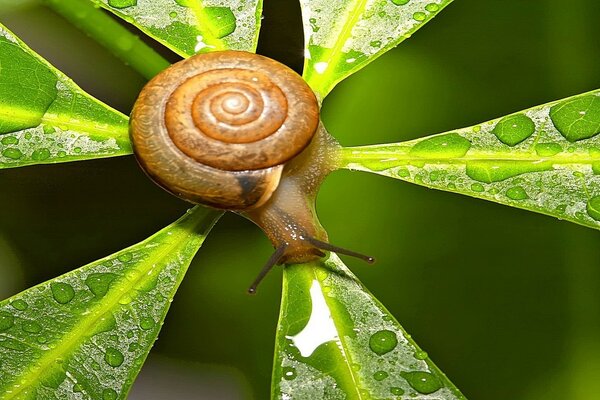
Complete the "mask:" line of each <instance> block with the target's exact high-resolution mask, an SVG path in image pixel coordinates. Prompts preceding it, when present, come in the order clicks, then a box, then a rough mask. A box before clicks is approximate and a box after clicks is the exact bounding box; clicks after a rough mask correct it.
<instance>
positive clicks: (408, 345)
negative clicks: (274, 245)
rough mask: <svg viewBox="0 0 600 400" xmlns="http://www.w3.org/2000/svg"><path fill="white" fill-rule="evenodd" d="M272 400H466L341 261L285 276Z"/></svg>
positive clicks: (291, 268)
mask: <svg viewBox="0 0 600 400" xmlns="http://www.w3.org/2000/svg"><path fill="white" fill-rule="evenodd" d="M272 384H273V393H272V398H276V399H279V398H290V399H365V398H377V399H379V398H381V399H384V398H389V397H391V396H399V395H405V396H407V397H408V398H419V397H420V396H423V395H429V394H434V395H435V398H436V399H464V396H463V395H462V394H461V393H460V392H459V391H458V389H456V387H454V385H452V383H451V382H450V381H449V380H448V379H447V378H446V376H445V375H444V374H443V373H442V372H441V371H440V370H439V369H438V368H437V367H436V366H435V365H434V364H433V362H432V361H431V360H430V359H429V357H428V355H427V353H426V352H424V351H423V350H421V349H420V348H419V347H418V346H417V344H416V343H415V342H414V341H413V340H412V338H411V336H410V335H409V334H407V333H406V332H405V331H404V329H402V327H401V326H400V324H399V323H398V322H397V321H396V320H395V319H394V317H392V316H391V315H390V313H389V312H388V311H387V310H386V309H385V308H384V307H383V306H382V305H381V303H379V301H377V299H375V298H374V297H373V295H371V294H370V293H369V292H368V291H367V289H366V288H365V287H364V286H363V285H362V284H361V283H360V282H359V281H358V280H357V279H356V277H355V276H354V275H353V274H352V273H351V272H350V270H348V268H347V267H346V266H345V265H344V263H343V262H342V261H341V260H340V259H339V258H338V257H337V256H335V255H331V256H330V257H329V259H327V260H324V261H322V262H321V263H319V264H299V265H290V266H288V267H287V268H286V269H285V272H284V284H283V300H282V304H281V313H280V316H279V327H278V329H277V344H276V354H275V363H274V372H273V381H272Z"/></svg>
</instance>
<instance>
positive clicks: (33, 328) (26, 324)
mask: <svg viewBox="0 0 600 400" xmlns="http://www.w3.org/2000/svg"><path fill="white" fill-rule="evenodd" d="M21 328H22V329H23V331H25V332H27V333H40V332H41V331H42V326H41V325H40V324H38V323H37V322H35V321H23V324H22V325H21Z"/></svg>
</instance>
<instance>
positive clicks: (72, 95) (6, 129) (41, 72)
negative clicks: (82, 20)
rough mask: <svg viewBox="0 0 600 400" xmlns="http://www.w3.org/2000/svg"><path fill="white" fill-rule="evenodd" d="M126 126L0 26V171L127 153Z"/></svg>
mask: <svg viewBox="0 0 600 400" xmlns="http://www.w3.org/2000/svg"><path fill="white" fill-rule="evenodd" d="M127 123H128V120H127V117H126V116H125V115H123V114H121V113H119V112H118V111H115V110H114V109H112V108H110V107H109V106H107V105H105V104H103V103H101V102H100V101H98V100H96V99H95V98H93V97H91V96H90V95H88V94H87V93H85V92H84V91H83V90H81V89H80V88H79V87H78V86H77V85H75V83H73V81H71V80H70V79H69V78H67V77H66V76H65V75H63V74H62V73H61V72H60V71H58V70H57V69H55V68H54V67H52V66H51V65H50V64H48V62H46V61H45V60H43V59H42V58H41V57H40V56H38V55H37V54H36V53H34V52H33V51H32V50H31V49H29V48H28V47H27V46H26V45H25V44H24V43H23V42H21V41H20V40H19V39H18V38H17V37H16V36H15V35H14V34H12V33H11V32H10V31H8V30H7V29H6V28H5V27H3V26H2V25H0V169H1V168H12V167H21V166H24V165H31V164H48V163H57V162H65V161H75V160H88V159H92V158H101V157H112V156H118V155H123V154H129V153H131V145H130V143H129V135H128V126H127Z"/></svg>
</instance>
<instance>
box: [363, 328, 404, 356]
mask: <svg viewBox="0 0 600 400" xmlns="http://www.w3.org/2000/svg"><path fill="white" fill-rule="evenodd" d="M396 345H398V338H397V337H396V333H395V332H392V331H388V330H381V331H379V332H376V333H374V334H373V335H372V336H371V338H370V339H369V347H370V348H371V350H372V351H373V352H374V353H376V354H379V355H380V356H381V355H384V354H386V353H389V352H390V351H392V350H394V348H396Z"/></svg>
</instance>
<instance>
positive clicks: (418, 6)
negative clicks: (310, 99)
mask: <svg viewBox="0 0 600 400" xmlns="http://www.w3.org/2000/svg"><path fill="white" fill-rule="evenodd" d="M451 2H452V0H438V1H431V0H411V1H409V0H390V1H367V0H341V1H331V0H301V1H300V4H301V6H302V19H303V24H304V35H305V37H306V40H305V42H306V43H305V45H306V58H305V65H304V78H305V79H306V81H307V82H308V83H309V85H310V86H311V87H312V88H313V90H314V91H315V92H317V94H318V95H319V96H320V97H321V98H324V97H325V96H327V94H328V93H329V92H330V91H331V89H333V87H334V86H335V85H336V84H337V83H338V82H339V81H341V80H342V79H344V78H346V77H348V76H350V75H351V74H353V73H354V72H356V71H358V70H359V69H361V68H363V67H364V66H366V65H367V64H368V63H370V62H371V61H373V60H374V59H376V58H377V57H379V56H380V55H382V54H383V53H385V52H386V51H388V50H390V49H392V48H394V47H395V46H397V45H398V43H400V42H402V41H403V40H404V39H407V38H409V37H410V36H411V35H412V34H413V33H414V32H415V31H416V30H417V29H419V28H420V27H421V26H423V25H424V24H425V23H427V22H428V21H430V20H431V19H432V18H433V17H434V16H435V15H437V13H438V12H440V11H441V10H442V9H443V8H444V7H446V6H447V5H448V4H450V3H451Z"/></svg>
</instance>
